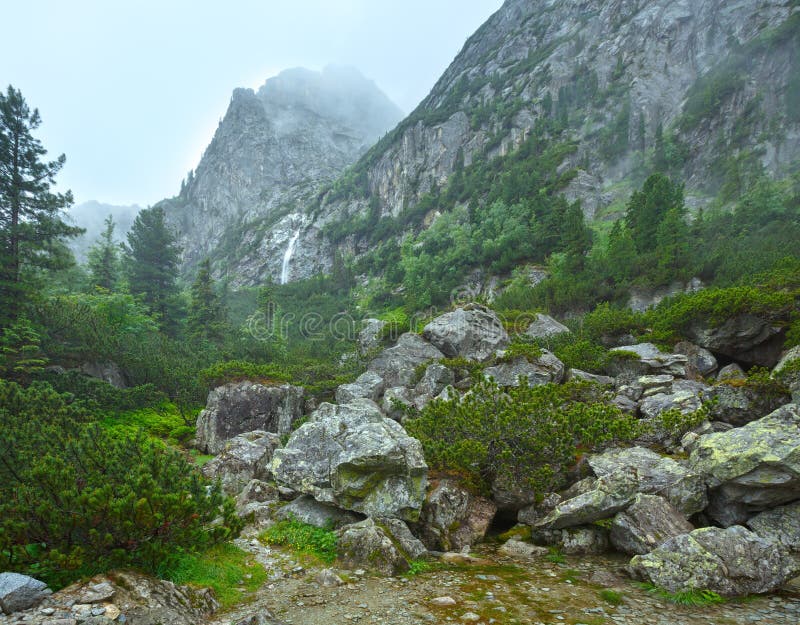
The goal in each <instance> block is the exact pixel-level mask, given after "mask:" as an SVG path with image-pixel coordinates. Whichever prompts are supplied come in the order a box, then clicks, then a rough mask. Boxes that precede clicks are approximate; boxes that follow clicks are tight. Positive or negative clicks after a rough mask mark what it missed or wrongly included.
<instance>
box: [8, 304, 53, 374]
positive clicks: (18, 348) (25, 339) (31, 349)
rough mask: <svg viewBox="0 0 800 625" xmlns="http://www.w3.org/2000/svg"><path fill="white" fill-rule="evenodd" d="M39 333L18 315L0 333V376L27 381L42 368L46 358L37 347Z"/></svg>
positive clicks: (25, 319) (24, 318)
mask: <svg viewBox="0 0 800 625" xmlns="http://www.w3.org/2000/svg"><path fill="white" fill-rule="evenodd" d="M40 340H41V339H40V337H39V333H38V332H36V330H34V329H33V325H32V324H31V322H30V321H29V320H28V319H27V318H26V317H19V318H18V319H17V320H16V321H15V322H14V323H12V324H11V325H10V326H9V327H7V328H5V329H4V330H3V331H2V335H0V376H2V377H3V378H6V379H10V380H17V381H20V382H27V381H29V380H30V376H31V375H32V374H35V373H39V372H41V371H43V370H44V367H45V365H46V364H47V358H46V357H45V356H44V354H42V352H41V349H40V347H39V344H40Z"/></svg>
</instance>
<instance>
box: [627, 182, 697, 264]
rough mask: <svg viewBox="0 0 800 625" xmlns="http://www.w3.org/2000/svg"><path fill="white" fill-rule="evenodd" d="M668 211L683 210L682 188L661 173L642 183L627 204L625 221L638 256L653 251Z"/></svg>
mask: <svg viewBox="0 0 800 625" xmlns="http://www.w3.org/2000/svg"><path fill="white" fill-rule="evenodd" d="M671 209H678V210H680V211H684V210H685V208H684V204H683V186H681V185H679V184H677V183H674V182H672V180H670V179H669V178H668V177H667V176H665V175H663V174H653V175H652V176H650V177H649V178H648V179H647V180H645V182H644V185H643V186H642V190H641V191H634V192H633V195H631V199H630V200H629V201H628V206H627V210H626V212H625V222H626V223H627V225H628V227H629V228H630V229H631V236H632V237H633V242H634V243H635V244H636V250H637V251H638V252H639V253H640V254H646V253H650V252H652V251H653V250H655V248H656V245H657V241H656V233H657V231H658V226H659V224H660V223H661V222H662V221H663V220H664V218H665V217H666V215H667V213H668V212H669V211H670V210H671Z"/></svg>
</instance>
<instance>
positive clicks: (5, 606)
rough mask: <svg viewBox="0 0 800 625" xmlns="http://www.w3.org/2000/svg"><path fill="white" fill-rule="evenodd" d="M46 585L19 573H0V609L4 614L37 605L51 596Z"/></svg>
mask: <svg viewBox="0 0 800 625" xmlns="http://www.w3.org/2000/svg"><path fill="white" fill-rule="evenodd" d="M51 592H52V591H51V590H50V589H49V588H48V587H47V584H45V583H44V582H40V581H39V580H38V579H34V578H33V577H29V576H27V575H20V574H19V573H0V609H2V611H3V612H4V613H5V614H11V613H12V612H19V611H20V610H27V609H28V608H32V607H34V606H37V605H39V604H40V603H41V602H42V601H44V599H45V598H46V597H47V596H48V595H50V594H51Z"/></svg>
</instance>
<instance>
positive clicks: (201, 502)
mask: <svg viewBox="0 0 800 625" xmlns="http://www.w3.org/2000/svg"><path fill="white" fill-rule="evenodd" d="M71 400H72V398H71V397H70V396H68V395H62V394H59V393H57V392H56V391H54V390H53V389H52V387H50V386H49V385H47V384H44V383H42V382H34V383H33V384H31V386H30V387H28V388H27V389H24V388H22V387H20V386H18V385H17V384H15V383H10V382H6V381H3V380H0V406H1V407H2V408H0V430H2V432H3V436H2V439H0V568H2V569H3V570H10V571H19V572H23V573H28V574H32V575H34V576H36V577H39V578H41V579H43V580H44V581H46V582H48V583H50V584H53V585H55V586H59V585H61V584H64V583H67V582H69V581H71V580H73V579H76V578H78V577H81V576H83V575H87V574H92V573H96V572H98V571H102V570H106V569H108V568H111V567H117V566H134V567H138V568H141V569H143V570H145V571H149V572H156V571H158V570H159V568H162V567H164V566H167V565H169V563H170V562H172V561H174V560H175V559H176V558H179V557H181V556H182V554H184V553H189V552H193V551H196V550H202V549H205V548H208V547H209V546H211V545H213V544H216V543H218V542H220V541H223V540H226V539H228V538H230V537H231V536H233V535H235V534H237V533H238V531H239V530H240V529H241V521H240V520H239V519H238V518H237V517H236V515H235V512H234V506H233V502H232V500H230V499H228V498H225V497H223V495H222V493H221V491H220V489H219V486H218V485H214V484H209V483H208V482H207V481H206V480H205V479H204V478H202V476H201V475H200V474H199V473H198V472H197V471H196V469H195V467H194V466H192V465H191V464H190V463H189V462H188V461H187V460H186V458H184V456H183V455H181V454H180V453H179V452H178V451H177V450H174V449H171V448H169V447H167V446H165V445H164V444H163V443H161V442H160V441H156V440H154V439H152V438H150V437H148V436H147V435H146V434H145V433H144V432H142V431H138V432H136V433H128V434H126V435H118V434H114V433H113V432H110V431H109V430H108V429H106V428H104V427H102V426H101V425H100V424H98V423H96V422H94V421H93V420H92V416H91V415H90V414H89V413H88V412H87V411H86V410H85V407H84V406H82V405H81V404H80V403H79V402H73V401H71Z"/></svg>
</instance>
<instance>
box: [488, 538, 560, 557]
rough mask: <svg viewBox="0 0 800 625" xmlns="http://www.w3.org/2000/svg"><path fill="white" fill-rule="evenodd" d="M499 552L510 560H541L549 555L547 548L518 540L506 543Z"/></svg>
mask: <svg viewBox="0 0 800 625" xmlns="http://www.w3.org/2000/svg"><path fill="white" fill-rule="evenodd" d="M498 551H499V552H500V553H502V554H503V555H505V556H509V557H510V558H541V557H543V556H546V555H547V554H548V553H549V550H548V549H547V547H540V546H539V545H532V544H531V543H527V542H524V541H522V540H517V539H516V538H511V539H509V540H507V541H506V542H504V543H503V545H502V546H501V547H500V549H498Z"/></svg>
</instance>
